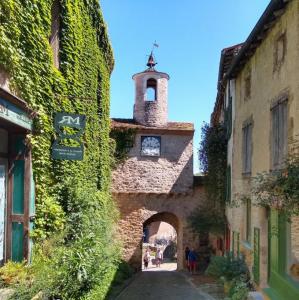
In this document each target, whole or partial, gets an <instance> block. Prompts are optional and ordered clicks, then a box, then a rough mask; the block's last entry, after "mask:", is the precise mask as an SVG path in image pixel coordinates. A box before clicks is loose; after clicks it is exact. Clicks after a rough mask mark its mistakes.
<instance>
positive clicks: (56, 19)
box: [49, 0, 60, 68]
mask: <svg viewBox="0 0 299 300" xmlns="http://www.w3.org/2000/svg"><path fill="white" fill-rule="evenodd" d="M59 35H60V3H59V1H58V0H55V1H54V2H53V4H52V9H51V35H50V38H49V43H50V45H51V48H52V51H53V61H54V66H55V67H56V68H59V46H60V45H59V38H60V37H59Z"/></svg>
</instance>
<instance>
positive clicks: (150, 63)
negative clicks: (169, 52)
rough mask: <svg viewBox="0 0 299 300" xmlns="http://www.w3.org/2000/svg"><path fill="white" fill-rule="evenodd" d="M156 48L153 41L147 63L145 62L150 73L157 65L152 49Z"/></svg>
mask: <svg viewBox="0 0 299 300" xmlns="http://www.w3.org/2000/svg"><path fill="white" fill-rule="evenodd" d="M155 47H156V48H158V47H159V45H158V44H157V42H156V41H155V42H154V43H153V48H152V51H151V54H150V55H149V58H148V61H147V64H146V65H147V66H148V70H150V71H154V70H155V65H156V64H157V62H156V61H155V57H154V49H155Z"/></svg>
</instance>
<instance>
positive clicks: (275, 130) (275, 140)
mask: <svg viewBox="0 0 299 300" xmlns="http://www.w3.org/2000/svg"><path fill="white" fill-rule="evenodd" d="M278 114H279V107H278V106H275V107H274V108H273V109H272V162H273V167H276V166H277V165H278V163H279V150H278V149H279V118H278V117H279V115H278Z"/></svg>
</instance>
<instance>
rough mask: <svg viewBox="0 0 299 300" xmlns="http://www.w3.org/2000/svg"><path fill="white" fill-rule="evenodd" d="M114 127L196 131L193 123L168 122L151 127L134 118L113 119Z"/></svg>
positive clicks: (112, 124) (112, 125)
mask: <svg viewBox="0 0 299 300" xmlns="http://www.w3.org/2000/svg"><path fill="white" fill-rule="evenodd" d="M111 127H112V128H136V129H149V130H150V129H160V130H173V131H194V126H193V123H186V122H168V123H167V125H165V126H162V127H150V126H145V125H142V124H140V123H137V122H136V121H135V120H134V119H115V118H114V119H111Z"/></svg>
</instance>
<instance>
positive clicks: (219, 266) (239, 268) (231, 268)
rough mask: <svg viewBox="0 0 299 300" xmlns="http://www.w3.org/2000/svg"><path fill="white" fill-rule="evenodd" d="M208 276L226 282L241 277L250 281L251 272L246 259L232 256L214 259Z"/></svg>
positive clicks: (209, 267) (215, 257)
mask: <svg viewBox="0 0 299 300" xmlns="http://www.w3.org/2000/svg"><path fill="white" fill-rule="evenodd" d="M206 274H207V275H210V276H213V277H216V278H220V277H223V278H224V279H225V280H226V281H231V280H233V279H235V278H240V277H241V276H243V277H244V278H245V277H246V278H247V280H249V271H248V267H247V265H246V263H245V261H244V259H242V258H239V257H233V256H232V255H231V254H229V255H227V256H214V257H212V259H211V262H210V264H209V266H208V269H207V271H206Z"/></svg>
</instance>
